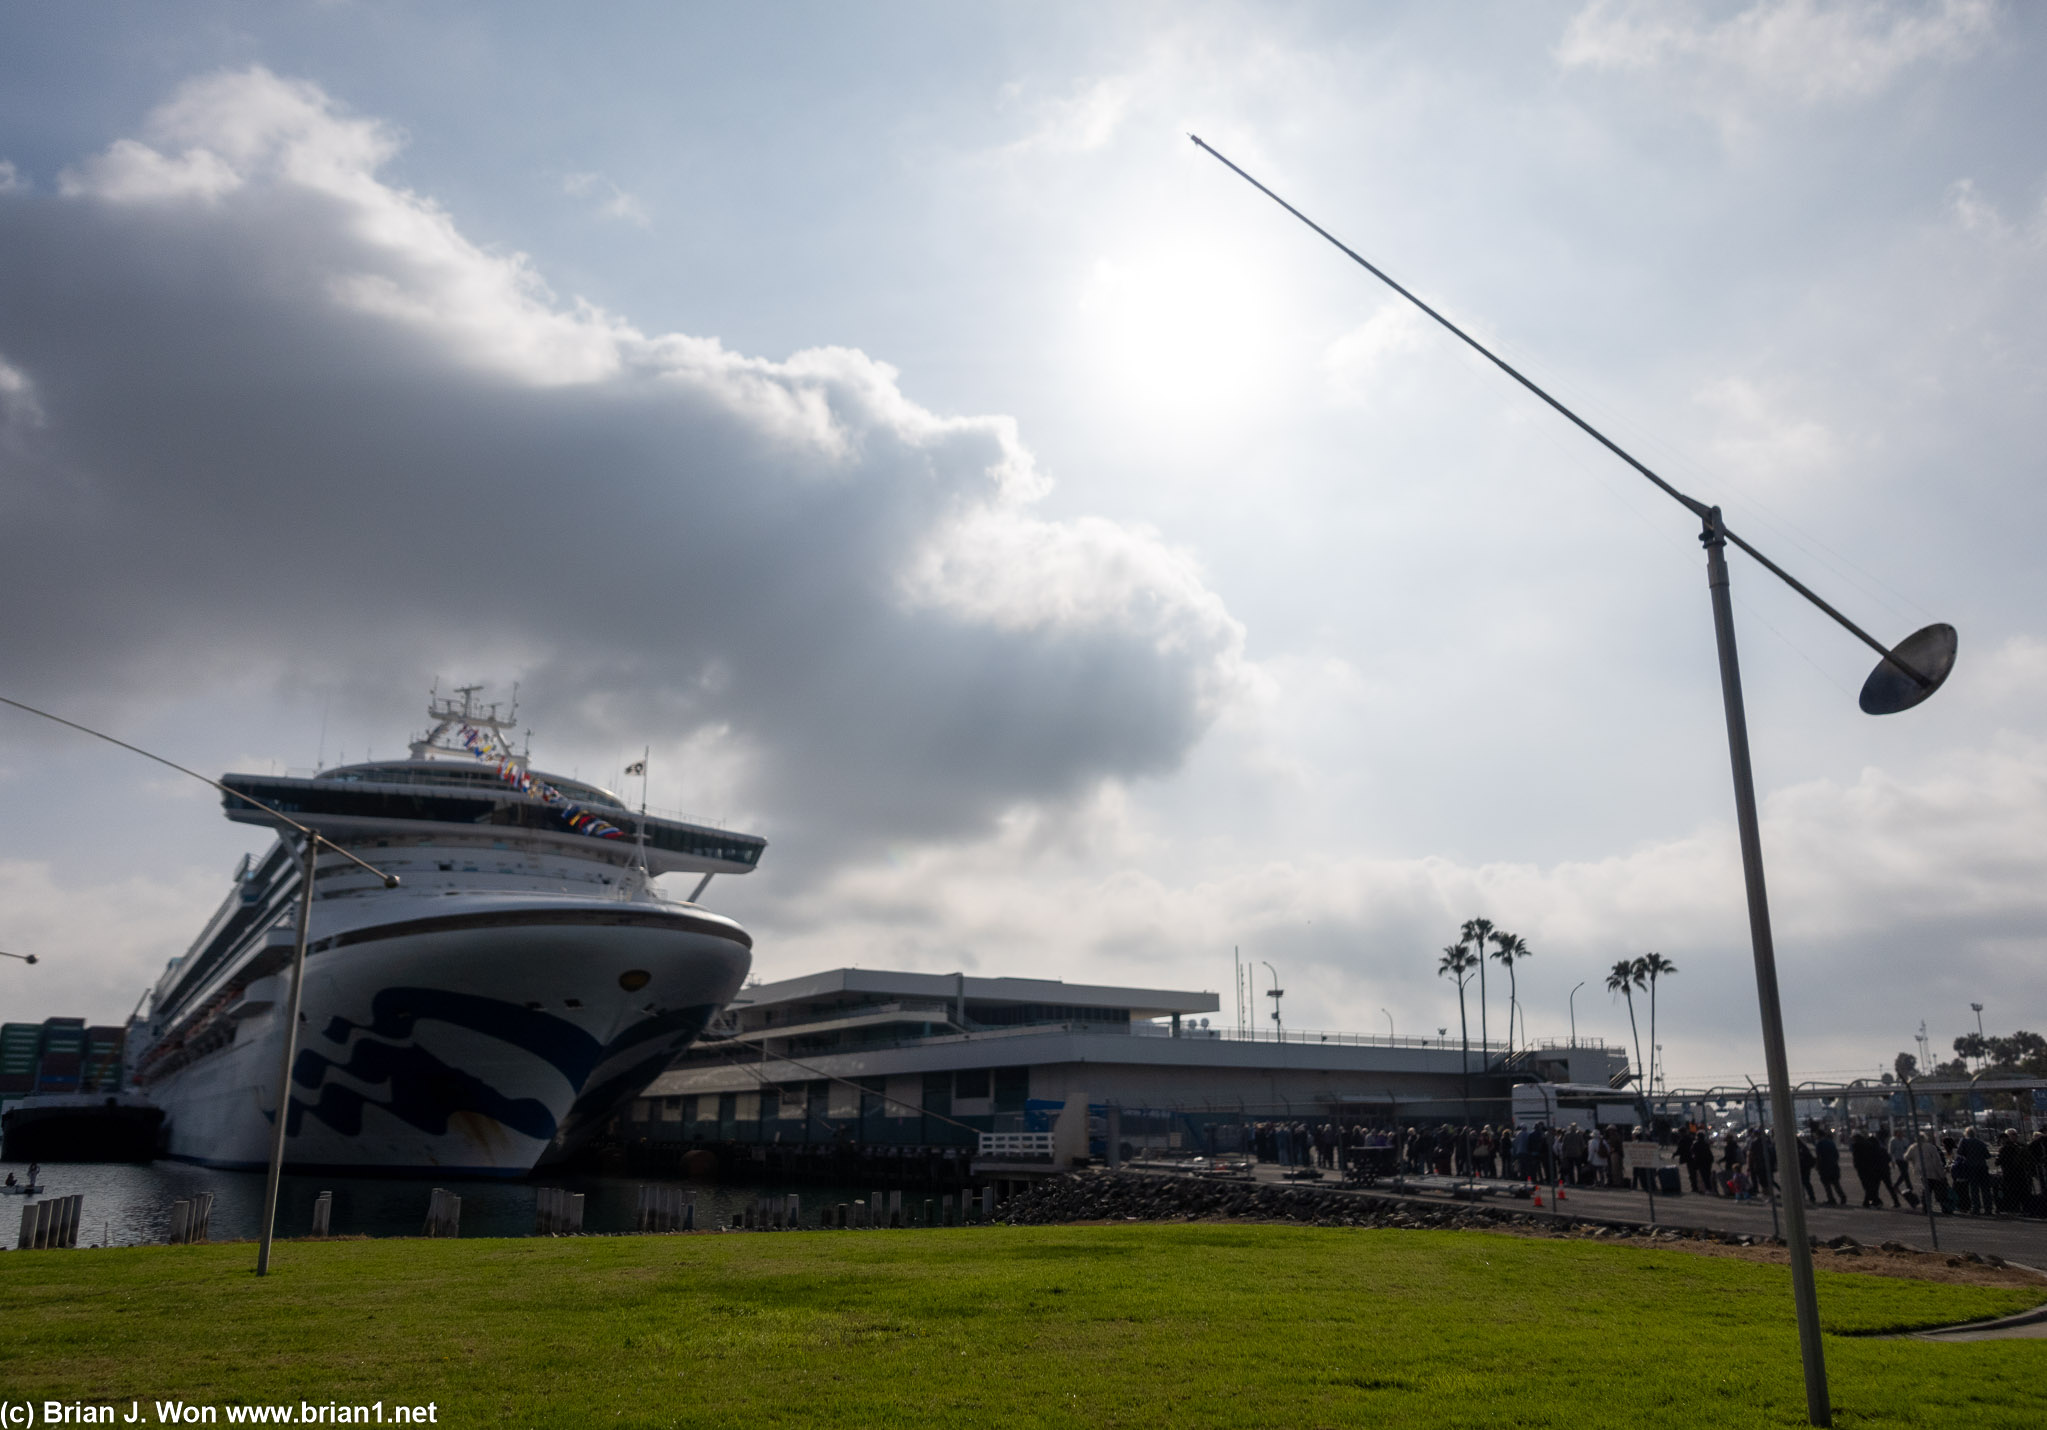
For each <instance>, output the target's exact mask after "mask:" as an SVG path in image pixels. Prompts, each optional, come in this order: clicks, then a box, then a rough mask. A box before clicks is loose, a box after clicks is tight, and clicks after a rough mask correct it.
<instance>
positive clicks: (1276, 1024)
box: [1258, 958, 1286, 1043]
mask: <svg viewBox="0 0 2047 1430" xmlns="http://www.w3.org/2000/svg"><path fill="white" fill-rule="evenodd" d="M1258 961H1259V962H1260V963H1265V960H1264V959H1262V958H1261V959H1259V960H1258ZM1265 971H1266V972H1267V973H1270V974H1271V975H1272V986H1271V987H1270V988H1268V989H1266V990H1265V996H1266V997H1267V998H1270V999H1271V1000H1272V1037H1273V1041H1274V1042H1279V1043H1283V1042H1285V1041H1286V1024H1285V1023H1283V1022H1281V1021H1280V1017H1279V1000H1280V999H1282V998H1284V997H1286V989H1284V988H1282V987H1280V986H1279V970H1278V969H1277V968H1274V967H1273V966H1272V965H1271V964H1269V963H1265Z"/></svg>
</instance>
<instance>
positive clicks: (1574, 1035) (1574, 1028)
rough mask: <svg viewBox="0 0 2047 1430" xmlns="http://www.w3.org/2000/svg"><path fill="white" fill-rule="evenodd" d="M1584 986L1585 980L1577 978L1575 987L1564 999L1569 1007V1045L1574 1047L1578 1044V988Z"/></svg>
mask: <svg viewBox="0 0 2047 1430" xmlns="http://www.w3.org/2000/svg"><path fill="white" fill-rule="evenodd" d="M1584 986H1585V980H1584V979H1582V978H1581V979H1579V980H1578V985H1577V987H1576V988H1573V989H1572V990H1571V996H1570V998H1569V999H1567V1000H1566V1002H1567V1003H1568V1004H1569V1005H1570V1009H1571V1046H1572V1047H1574V1048H1575V1047H1577V1046H1578V989H1579V988H1583V987H1584Z"/></svg>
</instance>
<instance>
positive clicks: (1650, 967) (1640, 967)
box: [1634, 953, 1677, 1091]
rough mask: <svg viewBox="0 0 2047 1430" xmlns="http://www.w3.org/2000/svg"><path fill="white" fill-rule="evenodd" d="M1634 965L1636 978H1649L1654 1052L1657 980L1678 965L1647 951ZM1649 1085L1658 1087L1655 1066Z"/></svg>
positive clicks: (1650, 1018)
mask: <svg viewBox="0 0 2047 1430" xmlns="http://www.w3.org/2000/svg"><path fill="white" fill-rule="evenodd" d="M1634 967H1635V978H1636V980H1637V982H1638V983H1639V981H1640V980H1641V979H1643V978H1645V977H1646V978H1647V979H1648V980H1649V1051H1650V1052H1652V1053H1653V1052H1655V1051H1656V1048H1657V1043H1656V980H1657V979H1658V978H1660V977H1664V976H1666V975H1669V974H1672V973H1675V972H1677V965H1676V964H1674V963H1672V962H1671V961H1670V960H1669V959H1667V958H1665V957H1664V956H1663V955H1662V954H1660V953H1645V954H1643V955H1642V956H1641V957H1640V958H1638V959H1636V960H1635V964H1634ZM1649 1087H1650V1089H1651V1090H1652V1091H1653V1090H1654V1089H1655V1087H1656V1069H1655V1068H1654V1067H1651V1068H1650V1069H1649Z"/></svg>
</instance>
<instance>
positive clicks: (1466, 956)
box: [1436, 943, 1485, 1122]
mask: <svg viewBox="0 0 2047 1430" xmlns="http://www.w3.org/2000/svg"><path fill="white" fill-rule="evenodd" d="M1474 964H1476V965H1478V966H1479V967H1481V968H1483V967H1484V965H1485V961H1484V960H1483V959H1480V958H1474V957H1473V956H1472V954H1471V951H1470V950H1469V949H1467V948H1466V947H1465V946H1464V945H1463V944H1461V943H1453V944H1451V945H1449V946H1448V947H1447V948H1445V949H1444V950H1443V957H1442V960H1441V961H1440V962H1438V963H1437V964H1436V976H1437V977H1439V978H1440V977H1442V976H1443V975H1444V974H1446V973H1447V974H1449V975H1450V976H1451V977H1452V978H1455V979H1456V980H1457V1034H1458V1036H1459V1037H1460V1038H1461V1039H1463V1042H1464V1120H1465V1121H1466V1122H1469V1121H1470V1120H1471V1022H1470V1020H1469V1019H1467V1018H1466V1017H1465V1016H1464V985H1465V984H1467V983H1469V982H1470V981H1471V970H1472V966H1473V965H1474Z"/></svg>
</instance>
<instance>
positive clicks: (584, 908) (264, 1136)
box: [129, 686, 766, 1177]
mask: <svg viewBox="0 0 2047 1430" xmlns="http://www.w3.org/2000/svg"><path fill="white" fill-rule="evenodd" d="M480 689H481V687H479V686H468V687H462V688H459V689H458V690H457V691H456V692H455V694H456V696H458V697H459V700H458V699H454V698H448V699H442V698H438V697H437V698H434V699H432V700H430V701H429V703H428V718H429V721H430V722H431V723H430V728H429V729H428V731H427V733H426V734H425V736H423V737H422V738H421V739H419V740H416V741H413V742H412V744H411V746H410V752H409V758H407V759H403V760H395V761H388V762H372V763H366V764H355V765H343V766H339V767H336V768H333V769H327V770H322V771H320V772H319V773H317V774H315V775H314V776H312V777H311V778H293V777H284V776H274V775H253V774H229V775H225V776H223V777H222V780H221V784H222V785H223V786H224V787H225V788H226V789H227V790H228V791H229V793H228V794H227V795H226V796H225V797H224V799H223V803H224V805H225V809H226V813H227V817H228V818H229V819H231V820H235V821H238V822H240V823H243V824H254V825H263V826H267V827H269V828H272V829H275V830H277V831H278V837H277V840H276V842H275V843H273V844H272V845H271V846H270V848H269V849H268V850H267V851H266V852H264V853H263V854H262V855H260V856H250V857H247V858H245V859H244V860H243V862H242V866H241V867H240V868H239V869H238V870H237V871H236V873H235V878H234V884H233V886H232V887H231V888H230V889H229V891H228V895H227V898H226V899H225V901H224V902H223V903H222V904H221V906H220V909H219V910H218V912H216V913H215V914H214V916H213V917H212V919H211V920H210V921H209V922H208V923H207V925H206V927H205V929H204V930H203V931H202V932H201V933H200V935H199V937H198V938H197V939H196V940H194V942H193V943H192V946H191V948H190V949H189V950H188V951H187V952H186V953H185V954H184V955H183V956H182V957H179V958H175V959H172V960H171V962H170V964H169V966H168V967H167V968H166V969H165V971H164V974H163V977H162V978H161V979H160V980H159V981H158V982H157V984H156V987H155V989H154V990H153V992H152V994H151V995H150V998H149V1000H148V1006H147V1011H146V1012H145V1013H143V1014H141V1015H139V1016H138V1018H137V1019H136V1021H135V1023H134V1024H133V1025H131V1029H130V1037H129V1048H130V1074H131V1078H132V1080H133V1082H134V1084H135V1085H136V1086H137V1087H138V1088H139V1089H141V1090H142V1091H143V1092H145V1093H146V1094H147V1095H148V1096H149V1097H150V1098H151V1099H152V1100H153V1101H154V1102H155V1103H156V1104H157V1105H158V1106H159V1107H161V1108H162V1109H163V1112H164V1122H163V1132H162V1137H163V1146H162V1150H163V1153H164V1155H166V1156H169V1157H172V1158H176V1159H179V1160H183V1161H190V1162H197V1163H203V1164H205V1165H208V1166H216V1167H231V1168H256V1167H261V1166H264V1165H265V1164H266V1163H267V1161H268V1158H269V1144H270V1139H271V1135H272V1133H271V1129H272V1128H273V1126H274V1122H273V1119H274V1118H275V1117H276V1115H277V1110H278V1108H277V1104H278V1096H277V1088H276V1081H277V1060H278V1057H279V1055H280V1053H281V1051H282V1049H281V1047H280V1045H279V1040H280V1039H281V1038H282V1037H283V1035H284V1025H283V1018H282V1011H281V1010H282V1008H283V1006H284V1005H285V1004H286V1002H287V999H288V995H289V988H288V984H289V980H290V977H291V960H292V952H293V948H294V946H295V942H296V929H297V914H298V901H299V899H300V898H301V897H302V896H303V893H304V891H302V890H301V889H300V887H299V886H300V883H301V882H302V881H301V877H300V875H301V869H302V867H303V853H302V851H303V844H302V843H301V840H302V836H301V835H299V834H297V833H296V832H294V831H293V830H292V829H291V828H290V827H289V826H288V825H286V824H285V823H284V822H283V821H282V820H280V819H279V818H278V817H277V814H278V813H279V812H281V813H283V814H286V815H289V816H290V817H291V818H292V819H294V820H297V821H298V822H300V823H301V824H304V825H307V826H309V827H311V828H313V829H316V830H318V831H319V833H320V834H321V835H322V836H323V837H324V838H325V839H327V840H330V841H332V842H333V843H335V844H337V845H340V846H342V847H344V848H346V849H348V850H349V851H350V852H351V853H352V854H354V855H356V856H357V857H358V858H360V859H362V860H363V861H365V862H366V863H368V864H370V865H372V866H374V867H375V868H376V869H378V870H379V871H382V872H383V873H385V874H388V875H395V876H396V878H397V880H398V883H397V886H396V887H389V886H388V885H387V884H386V882H385V881H384V880H381V879H379V878H377V877H376V876H374V875H372V874H370V873H368V872H367V871H365V870H364V869H363V868H362V867H360V866H359V865H357V864H355V863H354V862H352V861H351V860H349V859H348V858H346V857H344V856H342V855H340V854H336V853H333V852H331V851H323V852H322V854H321V855H320V857H319V859H318V861H317V863H316V866H315V873H314V876H313V889H312V907H311V925H310V933H309V935H308V942H307V949H306V966H305V976H304V986H303V988H302V991H301V997H300V1012H299V1019H300V1022H299V1038H298V1050H297V1053H296V1055H295V1057H294V1060H293V1065H292V1075H291V1080H290V1081H291V1086H290V1097H289V1104H288V1107H287V1109H286V1112H285V1131H286V1142H285V1162H286V1165H287V1166H289V1167H291V1168H293V1169H296V1170H305V1171H311V1170H315V1169H331V1170H334V1171H343V1172H357V1173H379V1174H387V1175H388V1174H409V1173H417V1174H434V1175H468V1176H500V1177H516V1176H521V1175H523V1174H525V1173H527V1172H528V1171H531V1170H532V1169H533V1168H534V1167H536V1166H538V1165H542V1164H544V1163H547V1162H551V1161H556V1160H559V1159H560V1158H562V1157H564V1156H566V1155H567V1154H569V1153H570V1152H572V1151H573V1150H574V1149H575V1148H576V1147H577V1145H578V1144H579V1143H580V1142H582V1141H583V1140H585V1139H587V1138H588V1137H589V1135H590V1134H591V1133H592V1132H594V1131H595V1130H596V1129H597V1128H598V1127H600V1126H602V1125H603V1124H604V1123H605V1122H606V1121H607V1120H608V1119H609V1118H610V1117H611V1116H612V1115H613V1114H614V1113H615V1112H616V1111H617V1110H618V1109H619V1108H620V1107H621V1105H622V1104H624V1103H626V1102H627V1101H628V1100H630V1099H631V1098H632V1097H634V1096H635V1095H636V1094H638V1093H639V1092H640V1091H641V1089H643V1088H644V1087H646V1085H647V1084H648V1083H649V1082H651V1081H652V1080H653V1079H654V1078H655V1077H656V1076H657V1075H658V1074H659V1073H660V1072H661V1071H662V1069H664V1068H665V1067H667V1066H668V1064H669V1063H670V1062H672V1061H673V1060H674V1059H675V1057H676V1055H677V1054H679V1053H680V1052H681V1051H682V1050H683V1049H684V1048H685V1047H687V1046H688V1045H689V1044H690V1043H691V1042H692V1041H693V1040H694V1039H695V1038H696V1037H697V1035H698V1034H699V1033H700V1032H702V1030H703V1028H704V1025H705V1024H706V1023H707V1022H708V1021H709V1020H710V1019H711V1018H712V1017H713V1016H714V1015H715V1014H717V1013H718V1011H719V1010H720V1009H722V1008H723V1007H724V1006H725V1004H726V1002H727V1001H728V1000H729V999H730V998H731V997H732V995H733V994H734V993H736V992H737V991H738V989H739V987H740V984H741V983H742V982H743V981H744V979H745V977H746V974H747V970H748V968H749V967H750V965H751V963H752V940H751V939H750V938H749V937H748V935H747V933H746V931H745V930H744V929H743V928H741V927H740V926H739V925H738V924H737V923H735V922H734V921H733V920H731V919H729V918H724V917H722V916H720V915H718V914H714V913H711V912H710V911H709V910H707V909H704V908H702V907H700V906H699V904H698V903H697V900H699V899H701V898H702V897H703V894H704V889H705V886H706V885H707V884H709V882H710V881H711V878H712V877H713V876H715V875H718V874H744V873H747V872H748V871H750V870H752V869H753V868H754V867H755V865H756V864H758V863H759V861H760V856H761V853H762V851H763V850H764V849H765V848H766V841H765V840H763V839H760V838H758V837H756V836H753V835H747V834H737V833H733V832H731V831H729V830H724V829H718V828H714V827H712V826H709V825H705V824H697V823H692V822H688V821H684V820H679V819H666V818H656V817H653V816H650V815H648V814H647V813H646V812H645V809H644V800H643V801H642V808H641V809H639V810H637V811H635V810H633V809H631V808H629V807H628V806H627V804H626V803H625V802H624V801H623V800H621V799H620V798H619V797H618V796H617V795H615V794H613V793H611V792H610V791H608V790H604V789H600V788H598V787H596V786H594V785H591V784H587V783H584V782H582V781H579V780H573V779H565V778H563V777H561V776H559V775H551V774H542V773H539V772H537V771H534V770H532V769H531V768H529V766H528V763H527V760H526V757H525V755H524V754H523V753H515V752H513V750H512V749H511V748H510V741H509V739H508V737H507V732H508V730H509V729H510V728H511V726H512V723H513V717H514V716H515V715H516V713H517V712H516V707H514V709H513V710H512V711H511V712H510V713H509V714H507V715H506V716H504V717H503V718H500V716H499V714H498V711H499V707H498V706H496V705H488V706H486V705H484V704H482V703H481V702H479V701H478V699H477V698H476V697H477V692H478V691H479V690H480ZM663 874H684V875H688V874H696V875H698V876H699V878H698V880H697V882H696V884H695V887H694V890H693V891H692V893H691V894H690V896H689V899H688V900H686V901H681V902H677V901H675V900H672V899H668V898H664V897H662V896H661V895H659V894H657V893H656V892H655V890H654V888H653V884H652V881H653V880H654V879H655V878H658V877H659V876H661V875H663Z"/></svg>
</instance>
